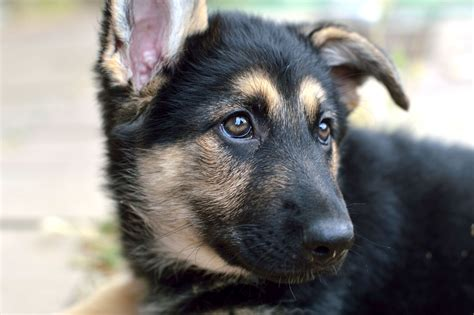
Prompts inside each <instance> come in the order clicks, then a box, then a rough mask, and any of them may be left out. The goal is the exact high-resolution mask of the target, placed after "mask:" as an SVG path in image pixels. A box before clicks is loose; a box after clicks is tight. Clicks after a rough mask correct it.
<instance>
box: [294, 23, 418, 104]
mask: <svg viewBox="0 0 474 315" xmlns="http://www.w3.org/2000/svg"><path fill="white" fill-rule="evenodd" d="M299 31H300V32H301V33H303V34H304V35H305V36H307V37H308V38H309V39H310V41H311V43H312V44H313V46H314V47H316V48H317V49H318V50H319V53H320V55H321V57H322V58H323V59H324V60H325V61H326V63H327V64H328V65H329V67H331V75H332V76H333V78H334V80H335V82H336V85H337V86H338V88H339V92H340V95H341V101H342V102H343V103H345V104H346V106H347V107H348V108H349V109H350V110H352V109H354V108H355V107H356V106H357V104H358V101H359V98H358V95H357V88H358V87H359V86H360V85H361V84H362V83H363V82H364V80H365V79H366V78H367V77H368V76H373V77H375V78H376V79H377V80H378V81H380V82H381V83H382V84H384V85H385V87H386V88H387V90H388V92H389V93H390V96H391V97H392V99H393V100H394V101H395V103H397V105H398V106H400V107H401V108H403V109H405V110H407V109H408V107H409V100H408V98H407V96H406V94H405V92H404V90H403V87H402V84H401V81H400V77H399V75H398V72H397V69H396V68H395V66H394V65H393V63H392V62H391V60H390V59H389V58H388V57H387V56H386V55H385V53H384V52H383V51H382V50H381V49H379V48H377V47H376V46H375V45H374V44H372V43H371V42H369V41H368V40H367V39H366V38H365V37H363V36H361V35H359V34H357V33H355V32H352V31H350V30H348V29H347V28H346V27H344V26H341V25H336V24H320V25H318V26H311V27H310V26H304V27H301V28H299Z"/></svg>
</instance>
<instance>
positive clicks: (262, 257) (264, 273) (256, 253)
mask: <svg viewBox="0 0 474 315" xmlns="http://www.w3.org/2000/svg"><path fill="white" fill-rule="evenodd" d="M223 247H224V246H220V248H221V249H222V248H223ZM225 247H226V250H225V251H224V252H223V253H222V252H221V256H222V257H223V258H224V260H226V261H227V262H228V263H229V265H232V266H238V267H240V268H243V269H245V270H246V271H248V272H249V273H250V274H252V275H254V276H256V277H257V278H260V279H263V280H268V281H271V282H276V283H291V284H293V283H304V282H309V281H312V280H314V279H316V278H318V277H321V276H325V275H326V276H328V275H335V274H337V273H338V271H339V270H340V268H341V266H342V265H343V263H344V261H345V259H346V256H347V253H348V250H344V251H342V252H340V253H339V254H337V255H334V256H332V257H330V258H329V259H327V260H326V261H324V263H321V261H318V260H315V259H314V257H312V256H311V255H307V253H306V252H305V251H304V250H301V251H298V250H297V249H296V250H295V248H291V244H290V245H286V246H285V245H283V246H282V248H278V247H274V248H271V246H270V249H268V248H267V249H266V250H264V249H263V248H260V249H259V248H258V246H256V247H249V246H238V247H237V248H236V247H234V248H229V247H227V246H225ZM232 247H233V246H232ZM290 248H291V249H293V250H292V251H289V249H290Z"/></svg>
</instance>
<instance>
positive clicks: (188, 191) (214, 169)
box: [137, 135, 247, 275]
mask: <svg viewBox="0 0 474 315" xmlns="http://www.w3.org/2000/svg"><path fill="white" fill-rule="evenodd" d="M215 141H216V140H214V139H212V137H210V136H208V135H204V136H203V138H201V139H199V140H198V141H197V143H185V144H177V145H172V146H167V147H159V146H157V147H155V148H153V149H151V150H147V151H146V152H143V154H141V156H140V157H139V158H138V170H139V171H138V172H139V175H138V177H139V180H140V186H141V187H142V190H143V194H144V198H145V200H147V206H146V208H147V209H151V211H148V212H147V213H146V214H145V213H141V214H139V215H140V217H142V218H143V220H144V221H145V222H146V224H147V225H148V226H149V228H151V230H152V231H154V232H155V235H156V251H157V253H159V254H160V256H162V257H164V258H169V260H170V261H171V260H176V259H177V260H178V261H180V262H182V263H185V264H190V265H196V266H198V267H200V268H203V269H205V270H209V271H214V272H220V273H226V274H230V275H242V274H246V273H247V272H246V271H244V270H243V269H241V268H237V267H232V266H229V265H228V264H227V263H226V262H225V261H224V260H222V258H220V256H219V255H218V254H217V253H216V252H215V251H214V250H213V249H212V248H210V247H209V246H208V245H206V244H204V242H203V240H202V237H201V235H200V234H199V232H198V231H199V220H198V217H197V215H196V214H195V213H193V211H192V210H191V209H192V207H191V205H190V204H189V200H190V197H191V196H206V197H208V198H209V199H210V200H213V201H214V202H215V203H216V204H218V205H220V206H221V207H220V209H221V210H220V212H219V213H216V214H215V215H216V216H220V217H222V216H231V215H232V210H233V209H238V208H239V202H241V199H240V197H241V194H242V192H243V190H244V187H245V182H246V180H247V179H246V173H247V172H246V171H245V170H244V171H242V170H240V169H234V170H233V169H231V168H230V164H231V162H230V160H229V159H230V157H229V156H226V154H225V153H223V152H222V149H221V147H220V146H219V145H218V144H217V143H216V142H215ZM196 155H197V156H199V159H198V160H199V161H200V163H202V164H201V165H199V166H198V167H197V168H198V169H201V172H198V173H196V167H195V166H196V164H195V163H197V162H195V161H193V160H192V159H191V158H190V157H192V156H196ZM223 175H224V176H223ZM137 211H138V212H140V211H141V210H140V209H137Z"/></svg>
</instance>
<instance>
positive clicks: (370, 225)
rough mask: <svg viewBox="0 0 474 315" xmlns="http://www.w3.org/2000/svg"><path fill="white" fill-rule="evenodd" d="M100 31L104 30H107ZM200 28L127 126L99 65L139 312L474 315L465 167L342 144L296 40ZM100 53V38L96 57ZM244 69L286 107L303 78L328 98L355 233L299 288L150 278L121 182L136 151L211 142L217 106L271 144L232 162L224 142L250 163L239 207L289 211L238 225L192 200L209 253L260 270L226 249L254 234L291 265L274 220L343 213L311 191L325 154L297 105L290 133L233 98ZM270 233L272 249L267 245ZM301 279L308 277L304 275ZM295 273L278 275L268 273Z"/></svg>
mask: <svg viewBox="0 0 474 315" xmlns="http://www.w3.org/2000/svg"><path fill="white" fill-rule="evenodd" d="M107 23H108V22H107V16H106V19H105V22H104V29H107V27H108V24H107ZM209 25H210V26H209V29H208V30H207V31H206V32H205V33H203V34H199V35H195V36H192V37H191V38H189V39H188V40H187V42H186V45H185V49H184V53H183V55H182V56H181V58H180V61H179V63H178V64H176V65H174V66H173V67H168V68H166V69H165V70H164V74H165V75H166V76H167V78H168V82H167V83H166V84H165V86H164V87H162V88H161V89H160V91H159V92H157V95H156V97H154V99H153V101H152V102H151V104H149V105H148V106H147V108H146V110H144V111H143V112H141V113H139V114H138V115H137V116H134V117H130V118H129V120H128V121H126V122H121V123H115V121H116V120H114V119H113V117H114V115H115V112H116V108H117V106H120V103H121V102H124V101H126V100H128V93H129V92H130V90H129V89H128V88H124V87H112V86H111V85H110V81H109V79H108V78H107V74H106V73H105V72H104V70H103V69H102V68H101V66H100V65H99V66H98V67H97V71H98V73H99V75H100V77H101V80H102V81H101V83H102V88H103V89H102V91H101V92H100V95H99V99H100V100H101V103H102V105H103V117H104V129H105V133H106V135H107V141H108V142H107V147H108V157H109V168H108V173H109V179H110V187H111V190H112V192H113V196H114V198H115V200H116V201H117V204H118V208H119V212H120V221H121V225H122V230H123V235H122V237H123V245H124V252H125V255H126V256H127V258H128V260H129V261H130V263H131V266H132V268H133V269H134V271H135V272H136V274H137V275H139V276H142V277H145V278H146V279H147V280H148V282H149V284H150V287H151V293H150V295H149V298H148V299H147V304H148V310H151V311H153V309H154V308H153V305H156V306H157V308H156V309H160V310H161V311H162V312H165V313H185V312H190V313H196V312H208V311H224V312H228V313H233V312H234V311H238V310H239V309H242V308H249V309H250V310H252V311H253V312H263V311H265V310H268V309H271V310H274V311H275V312H276V313H287V312H295V313H313V312H314V313H318V314H454V313H456V314H471V313H472V312H473V311H474V302H473V299H474V281H473V278H472V277H473V274H474V258H473V249H474V248H473V227H472V225H473V224H474V194H473V190H472V189H473V187H474V171H473V167H474V153H473V152H472V151H471V150H467V149H462V148H458V147H447V146H443V145H440V144H437V143H430V142H426V141H425V142H424V141H414V140H411V139H409V138H408V137H405V136H400V135H385V134H382V133H377V132H371V131H361V130H353V129H350V130H349V131H346V126H345V124H346V116H347V114H348V113H347V110H346V108H345V106H344V105H343V104H341V102H340V100H339V96H340V95H339V92H338V90H337V88H336V86H335V84H334V83H333V82H332V77H331V76H330V68H329V67H328V65H327V64H326V63H325V61H324V60H323V59H322V58H321V57H320V55H319V51H318V49H317V48H315V47H313V45H311V43H310V41H308V40H307V37H305V36H304V35H303V34H300V33H298V32H297V31H296V28H295V27H293V26H292V27H287V26H285V25H277V24H274V23H272V22H268V21H262V20H261V19H258V18H254V17H248V16H244V15H240V14H217V15H215V16H213V17H211V18H210V20H209ZM105 40H106V39H105V36H103V37H102V42H103V44H104V41H105ZM252 68H259V69H262V70H264V71H265V72H267V73H269V74H270V75H271V76H272V77H273V78H276V82H277V86H278V88H279V90H280V91H282V93H283V94H284V96H285V98H286V99H289V100H294V99H295V94H294V91H295V88H296V86H297V84H298V83H299V82H300V80H301V78H303V77H305V76H308V75H310V76H314V77H316V78H317V79H318V80H319V81H320V82H321V83H322V85H323V87H324V90H325V91H326V93H327V95H328V98H327V101H326V102H324V103H323V104H322V111H331V112H332V113H333V114H332V116H331V117H332V130H333V135H332V136H333V138H334V141H336V142H337V143H339V148H340V152H341V164H340V165H341V167H340V172H339V178H338V182H339V186H340V188H341V191H342V196H343V197H344V200H345V203H346V205H347V208H348V210H349V213H350V216H351V219H352V222H353V225H354V231H355V241H354V245H353V247H352V249H351V251H350V252H349V253H348V255H347V257H346V259H345V262H344V264H343V265H342V267H341V268H340V269H339V271H338V272H337V274H335V275H334V274H333V275H331V274H321V275H320V276H318V277H317V278H316V279H314V280H312V281H306V282H304V283H299V284H296V283H295V284H288V283H278V282H279V281H277V279H278V278H272V276H273V274H270V273H269V274H265V272H266V271H259V270H254V271H255V272H256V276H253V277H250V278H238V279H233V280H228V279H227V278H226V277H224V276H222V275H220V274H209V273H207V272H205V271H203V270H199V269H198V268H195V267H186V268H183V267H179V265H178V267H176V266H171V267H169V268H165V269H164V270H160V271H159V270H157V269H156V268H155V267H156V265H158V264H151V263H150V261H159V260H160V257H156V256H155V254H153V253H152V252H151V251H150V248H151V247H152V243H153V235H152V234H153V232H152V231H151V230H149V229H148V228H146V227H145V224H144V222H142V219H141V218H140V217H138V216H137V215H136V214H135V213H134V212H133V211H131V208H130V207H131V205H135V206H136V205H139V204H141V202H142V201H141V200H140V197H139V195H137V194H136V191H139V190H140V187H138V183H137V181H136V178H134V175H133V172H130V170H132V171H133V170H135V169H136V167H137V166H136V164H135V163H136V151H137V150H140V149H152V148H153V146H155V145H170V144H174V143H180V142H184V141H186V140H189V139H194V138H196V137H197V136H198V135H201V134H203V133H206V132H210V130H211V131H212V130H214V129H215V126H216V124H218V123H219V121H215V120H212V119H210V117H211V116H212V115H210V114H211V113H215V112H216V110H217V109H218V108H217V107H219V106H222V105H220V104H222V101H223V100H224V101H227V102H233V103H238V104H240V106H241V107H243V108H246V109H248V110H249V111H251V112H252V113H253V114H254V116H255V119H256V120H257V121H258V122H261V125H262V126H264V127H262V129H265V128H267V129H266V131H265V130H264V131H262V134H264V135H265V136H264V137H266V138H265V139H266V140H267V141H266V142H264V143H260V144H256V143H254V144H250V145H249V146H247V147H238V148H237V149H236V147H235V146H234V144H232V143H228V142H226V141H227V140H225V139H223V140H222V143H223V147H224V148H225V149H226V150H227V152H230V153H231V154H232V156H233V157H234V159H235V163H236V164H239V163H241V162H243V161H248V160H249V161H250V162H251V163H252V164H253V165H255V167H254V169H253V170H254V171H253V173H252V180H253V182H252V183H251V185H250V187H249V188H248V190H250V191H251V192H250V193H249V194H248V196H247V197H246V198H247V199H246V200H245V205H246V207H248V209H263V208H265V209H267V208H266V207H272V209H273V210H272V211H275V213H277V212H278V213H281V212H284V211H283V210H285V211H286V212H285V213H288V211H294V212H291V214H286V215H282V214H274V215H273V216H264V214H261V213H260V212H258V211H247V212H246V215H245V216H242V217H239V218H236V219H235V221H222V220H221V219H220V217H218V216H216V215H215V213H216V212H212V211H211V210H212V209H213V207H215V206H213V205H212V204H211V203H210V201H209V200H207V199H204V198H202V199H199V198H197V199H196V200H193V204H194V211H195V212H196V213H198V215H199V218H200V220H201V222H203V223H202V224H201V228H202V231H201V232H202V235H203V237H204V239H205V240H206V241H207V242H208V243H209V244H210V245H211V246H212V247H213V248H214V249H215V250H216V251H217V252H218V253H219V254H220V255H221V256H222V257H223V258H224V259H226V261H227V262H228V263H229V264H235V265H238V266H243V267H244V268H245V267H247V265H246V263H248V262H250V263H251V264H253V263H255V266H257V265H258V264H259V263H260V262H259V261H252V255H254V253H253V252H252V251H251V250H249V249H246V250H242V253H241V256H244V258H242V261H239V260H235V258H234V256H235V255H233V254H234V253H235V252H236V249H235V248H233V247H232V246H233V245H229V244H230V242H228V241H227V240H226V239H225V237H223V236H222V235H224V234H225V233H226V231H227V230H226V228H227V227H228V226H233V227H234V226H239V224H240V225H241V224H247V223H248V222H252V223H253V222H256V223H258V224H259V227H258V230H259V232H258V233H261V235H263V236H259V237H260V238H261V237H263V238H266V239H268V240H273V241H271V242H278V243H279V244H282V243H285V242H286V243H287V247H291V248H289V249H288V248H287V249H285V250H287V251H290V250H292V248H294V247H297V246H299V245H297V244H298V242H299V239H298V238H297V237H296V236H293V237H292V238H288V237H287V235H286V234H284V233H286V231H287V230H285V229H286V227H282V226H280V225H279V224H280V223H279V222H280V221H281V220H280V219H282V218H284V220H285V221H291V220H292V221H291V222H293V221H294V222H296V223H295V224H300V222H301V221H304V219H305V218H306V217H305V216H303V215H301V218H300V217H299V216H300V212H303V213H304V212H305V211H306V209H309V208H310V207H315V205H316V207H318V206H319V207H322V204H323V201H322V198H320V196H321V193H322V192H325V193H326V195H325V196H329V195H330V198H331V200H335V201H334V202H335V203H337V202H339V201H338V200H339V199H338V198H339V196H338V195H337V194H336V193H335V192H333V191H332V190H331V189H332V188H331V187H332V186H331V185H333V183H332V182H330V181H329V180H325V179H320V178H321V177H323V178H324V177H325V176H326V177H329V176H328V175H327V174H329V173H328V172H329V171H328V167H327V165H328V162H327V161H326V160H327V159H328V156H330V155H331V152H326V151H323V150H321V149H312V148H316V146H314V141H315V139H314V138H313V136H314V134H313V131H312V130H311V128H309V130H308V126H307V125H306V121H305V120H302V118H301V117H300V116H298V115H299V114H298V112H297V111H296V109H294V108H293V107H292V106H293V105H292V104H294V103H292V102H288V103H287V104H286V105H287V109H286V111H287V115H286V119H287V121H286V122H285V121H284V122H279V123H280V124H279V125H272V126H269V123H268V121H267V120H266V118H265V117H266V114H267V113H266V110H265V108H264V107H259V106H258V105H256V104H260V103H261V100H254V99H245V98H238V97H236V96H235V95H234V94H233V93H232V90H231V85H232V82H233V80H234V78H235V77H236V76H238V75H239V74H241V73H243V72H245V71H247V70H248V69H252ZM294 122H296V124H295V123H294ZM290 123H292V124H290ZM308 144H310V145H308ZM303 156H304V157H307V156H309V157H312V158H314V160H315V164H314V167H309V168H306V169H300V168H299V167H300V166H299V164H298V163H299V159H300V158H301V157H303ZM191 158H193V157H190V159H191ZM292 158H293V159H294V160H292ZM281 161H285V163H288V164H287V165H289V166H288V167H289V168H290V169H292V172H288V173H287V174H285V175H286V176H288V177H291V178H293V181H292V182H291V183H290V184H287V185H286V186H285V189H286V191H288V195H285V196H283V197H281V200H280V199H278V200H276V201H275V198H273V199H271V200H270V199H269V197H268V196H266V195H265V194H264V192H263V191H262V190H261V189H262V187H261V184H262V183H264V180H265V179H267V178H270V177H271V176H273V174H272V172H273V169H271V168H270V167H271V166H272V165H274V164H277V163H279V162H281ZM322 165H325V166H326V168H322V167H321V166H322ZM195 171H196V172H199V171H200V170H195ZM313 173H314V174H318V177H317V178H318V181H319V182H318V186H317V189H316V188H314V189H315V190H314V191H313V190H311V189H313V188H312V185H314V183H313V182H312V181H311V180H310V179H307V176H308V174H310V175H312V174H313ZM130 187H133V190H134V192H133V193H130V189H131V188H130ZM183 187H185V186H183ZM183 189H185V188H183ZM313 193H314V194H313ZM275 194H276V193H275ZM278 194H280V195H281V194H282V193H281V191H280V192H278ZM311 196H312V197H311ZM279 198H280V197H279ZM328 198H329V197H328ZM289 199H291V200H298V201H297V202H296V205H290V206H289V205H288V204H285V203H284V202H283V201H284V200H289ZM282 200H283V201H282ZM282 203H283V204H282ZM267 205H270V206H267ZM246 209H247V208H246ZM265 209H264V210H265ZM216 211H217V210H216ZM268 211H270V210H268ZM211 222H212V223H211ZM298 226H299V225H298ZM262 227H264V228H262ZM273 231H278V232H279V233H281V235H279V236H275V235H273V234H274V233H273ZM252 233H254V234H255V235H257V234H256V233H257V232H255V231H252ZM270 234H271V235H272V236H270ZM252 241H253V242H257V241H259V240H252ZM271 242H270V243H271ZM269 246H270V245H269ZM245 256H246V257H245ZM267 256H268V257H269V258H268V262H267V263H268V265H270V264H275V261H278V260H280V261H281V260H283V259H284V258H285V257H283V256H284V254H281V253H280V254H279V253H277V252H276V251H274V252H272V251H269V252H268V255H267ZM265 259H267V258H265ZM255 260H257V259H255ZM259 266H260V265H259ZM297 266H299V267H301V268H303V269H304V268H307V266H306V265H305V264H304V263H302V264H301V265H297ZM253 267H254V265H252V268H253ZM290 267H291V268H294V266H293V265H291V266H290ZM290 267H288V266H287V265H285V264H281V265H279V264H277V265H275V266H274V269H276V270H277V271H278V270H279V268H280V269H282V270H283V269H291V268H290ZM252 268H251V267H249V269H250V270H252ZM306 280H308V279H306ZM284 282H285V281H284ZM286 282H291V280H290V281H286ZM150 305H151V306H150ZM164 305H167V306H166V307H164ZM145 309H147V308H145Z"/></svg>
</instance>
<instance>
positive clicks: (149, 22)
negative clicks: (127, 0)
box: [129, 0, 170, 90]
mask: <svg viewBox="0 0 474 315" xmlns="http://www.w3.org/2000/svg"><path fill="white" fill-rule="evenodd" d="M132 8H133V23H132V25H133V28H132V34H131V38H130V55H129V58H130V61H131V70H132V81H133V83H134V86H135V87H136V89H137V90H140V89H141V88H142V87H143V86H144V85H145V84H147V83H148V82H149V81H150V80H151V79H152V76H153V75H154V74H155V71H156V68H157V66H158V65H159V64H160V63H162V62H163V56H164V54H165V43H166V40H167V38H166V37H167V30H168V28H169V27H170V25H169V24H170V15H169V9H168V7H167V2H166V1H164V0H135V1H133V7H132Z"/></svg>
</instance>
